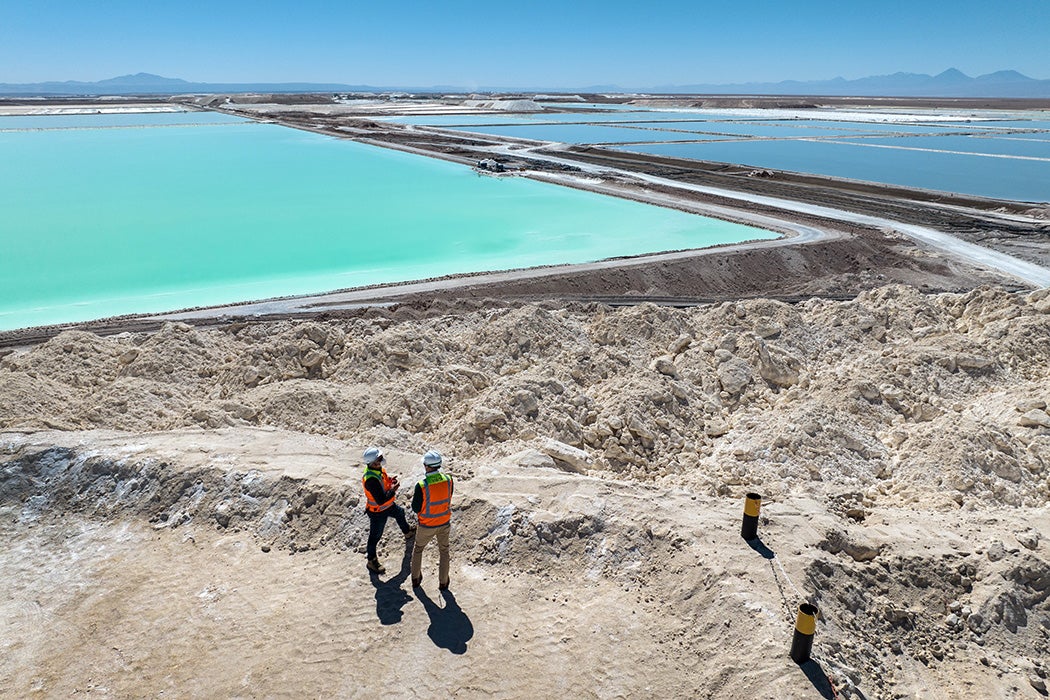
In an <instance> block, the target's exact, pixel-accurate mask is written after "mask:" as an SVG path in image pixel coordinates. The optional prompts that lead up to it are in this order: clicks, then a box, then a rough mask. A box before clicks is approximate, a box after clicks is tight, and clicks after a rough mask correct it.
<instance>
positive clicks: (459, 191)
mask: <svg viewBox="0 0 1050 700" xmlns="http://www.w3.org/2000/svg"><path fill="white" fill-rule="evenodd" d="M138 118H139V119H143V121H146V122H152V121H153V119H154V117H152V116H146V115H139V116H138ZM47 119H48V118H47V117H45V118H42V119H41V121H42V122H43V121H47ZM103 121H108V120H103ZM0 153H3V157H2V158H0V182H3V183H4V186H3V187H2V188H0V210H2V211H3V212H4V216H3V217H2V218H0V245H2V246H3V251H4V253H3V255H4V257H3V260H4V274H3V275H0V329H11V328H18V327H24V326H30V325H42V324H50V323H65V322H72V321H79V320H88V319H92V318H101V317H105V316H113V315H118V314H125V313H152V312H162V311H167V310H172V309H179V308H186V307H191V306H204V305H216V304H226V303H234V302H237V301H243V300H249V299H261V298H271V297H277V296H286V295H295V294H310V293H318V292H323V291H328V290H333V289H342V288H348V287H356V286H360V285H366V284H379V283H390V282H398V281H405V280H412V279H424V278H430V277H435V276H441V275H447V274H454V273H465V272H479V271H485V270H501V269H509V268H519V267H529V266H536V265H552V264H565V263H581V262H588V261H593V260H599V259H604V258H612V257H620V256H634V255H642V254H645V253H653V252H658V251H665V250H680V249H689V248H699V247H705V246H710V245H716V244H723V243H732V242H739V241H743V240H750V239H762V238H775V237H776V236H775V234H773V233H771V232H769V231H763V230H760V229H755V228H751V227H747V226H741V225H738V224H732V223H728V222H724V221H719V220H715V219H708V218H703V217H699V216H694V215H690V214H686V213H683V212H680V211H676V210H673V209H666V208H659V207H654V206H647V205H644V204H640V203H638V202H633V201H629V200H624V199H617V198H613V197H607V196H602V195H598V194H594V193H589V192H584V191H581V190H577V189H573V188H568V187H560V186H557V185H552V184H547V183H541V182H536V181H533V180H528V179H524V178H493V177H483V176H479V175H478V174H476V173H475V172H473V171H472V170H471V169H470V168H467V167H463V166H459V165H455V164H452V163H449V162H446V161H442V160H438V159H432V158H426V157H422V156H415V155H410V154H406V153H401V152H398V151H393V150H387V149H382V148H377V147H373V146H366V145H363V144H358V143H354V142H351V141H346V140H337V139H332V138H328V137H325V136H321V135H318V134H314V133H310V132H306V131H299V130H295V129H289V128H285V127H281V126H277V125H273V124H258V123H254V122H246V123H242V124H232V125H221V126H192V127H190V126H187V127H185V128H178V127H172V128H157V129H150V128H98V129H49V130H43V131H37V130H31V129H29V130H11V131H4V132H0Z"/></svg>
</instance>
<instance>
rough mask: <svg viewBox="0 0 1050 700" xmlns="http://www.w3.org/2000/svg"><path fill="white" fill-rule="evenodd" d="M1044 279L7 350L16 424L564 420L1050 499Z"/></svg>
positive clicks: (906, 488) (657, 477)
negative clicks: (1025, 285)
mask: <svg viewBox="0 0 1050 700" xmlns="http://www.w3.org/2000/svg"><path fill="white" fill-rule="evenodd" d="M1048 299H1050V295H1048V293H1047V292H1046V291H1045V290H1044V291H1040V292H1034V293H1031V294H1027V295H1025V294H1017V293H1008V292H1006V291H1004V290H1002V289H994V288H982V289H978V290H975V291H973V292H970V293H967V294H941V295H935V296H927V295H923V294H921V293H919V292H918V291H917V290H915V289H913V288H909V287H903V286H894V287H886V288H881V289H877V290H873V291H871V292H866V293H864V294H861V295H860V296H858V297H857V298H856V299H855V300H853V301H849V302H832V301H824V300H812V301H808V302H804V303H801V304H798V305H794V306H791V305H787V304H783V303H779V302H773V301H768V300H750V301H741V302H735V303H724V304H718V305H711V306H704V307H696V308H691V309H671V308H664V307H658V306H654V305H652V304H642V305H639V306H635V307H629V308H619V309H610V308H601V307H598V308H597V309H596V310H593V311H569V310H554V311H552V310H549V309H545V308H542V307H538V306H525V307H522V308H517V309H499V308H495V309H492V308H488V309H486V308H482V309H478V310H477V311H473V312H470V313H464V314H460V315H450V316H435V317H431V318H423V319H416V318H412V317H411V316H407V317H404V318H398V317H397V315H395V317H394V318H382V317H377V318H357V319H350V320H346V321H331V322H316V321H311V322H305V323H297V322H290V321H286V322H276V323H266V324H251V325H246V324H233V325H231V326H229V327H227V328H226V329H222V330H207V331H205V330H199V329H195V328H192V327H190V326H187V325H185V324H169V325H167V326H165V327H164V328H163V329H161V330H160V331H158V332H156V333H147V334H123V335H121V336H117V337H113V338H99V337H96V336H93V335H91V334H87V333H80V332H71V333H63V334H62V335H60V336H58V337H56V338H54V339H53V340H51V341H49V342H47V343H44V344H42V345H40V346H37V347H35V348H32V349H30V350H28V351H24V352H17V353H13V354H11V355H9V356H7V357H5V358H3V359H2V360H0V397H2V399H3V401H2V402H0V405H2V406H3V408H2V409H0V427H25V426H42V425H52V424H54V425H60V426H67V427H72V428H75V427H98V428H114V429H121V430H138V431H147V430H162V429H172V428H178V427H187V426H202V427H210V428H215V427H221V426H236V425H257V426H271V427H276V428H283V429H287V430H291V431H297V432H309V433H316V434H321V435H332V436H334V437H341V438H344V439H350V438H353V437H354V436H359V435H364V434H368V435H376V436H379V435H392V436H400V437H399V440H400V441H401V443H403V444H408V443H412V444H414V445H419V446H423V445H428V446H435V445H436V446H440V447H441V449H443V450H445V451H447V452H449V453H451V454H456V455H459V456H461V457H463V458H465V459H469V460H472V461H476V460H480V461H485V460H498V459H502V458H505V457H508V456H510V455H514V454H517V453H521V452H522V451H523V450H535V451H539V452H541V453H542V452H543V451H544V447H543V446H544V444H547V441H549V440H553V441H556V442H558V443H562V444H564V445H567V446H569V447H572V448H574V449H577V450H582V451H583V452H584V453H586V455H587V456H588V458H589V460H590V461H589V463H588V464H589V467H588V468H589V469H590V470H591V471H594V472H597V473H601V472H608V473H613V474H616V475H618V476H619V477H621V478H630V479H636V480H640V481H648V482H653V481H655V482H661V483H666V484H669V485H673V484H677V485H682V486H687V487H689V488H692V489H695V490H697V491H699V492H701V493H708V494H712V495H719V494H728V493H737V492H741V491H743V490H746V489H747V488H760V489H761V490H762V491H763V492H764V493H765V494H767V495H768V496H770V497H776V496H778V495H786V494H790V493H797V492H812V491H813V490H814V489H816V490H818V491H822V492H825V493H829V494H842V493H850V494H854V496H851V498H852V499H853V500H854V501H856V502H857V503H867V504H869V505H870V504H884V505H894V504H906V503H915V502H920V501H925V502H928V503H932V504H935V505H936V506H938V507H943V508H957V507H959V506H960V505H962V506H967V507H972V506H977V505H980V504H1017V505H1021V504H1023V505H1039V504H1043V503H1046V502H1047V499H1048V495H1050V485H1048V482H1047V481H1046V479H1045V465H1046V460H1047V455H1048V454H1050V429H1048V428H1047V427H1046V426H1045V425H1044V424H1043V422H1042V421H1043V418H1041V416H1042V415H1045V411H1044V408H1045V406H1046V403H1047V402H1048V401H1050V370H1048V367H1050V313H1048V312H1050V305H1048ZM1046 420H1047V421H1050V417H1048V418H1047V419H1046ZM383 431H387V432H386V433H384V432H383Z"/></svg>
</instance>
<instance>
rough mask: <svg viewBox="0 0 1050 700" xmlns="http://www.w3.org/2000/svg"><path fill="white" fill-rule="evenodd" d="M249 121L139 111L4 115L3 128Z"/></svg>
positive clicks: (207, 114)
mask: <svg viewBox="0 0 1050 700" xmlns="http://www.w3.org/2000/svg"><path fill="white" fill-rule="evenodd" d="M246 121H247V120H246V119H242V118H241V117H234V116H232V115H229V114H221V113H219V112H139V113H114V114H48V115H36V116H0V129H77V128H82V129H96V128H99V127H114V126H195V125H201V124H243V123H245V122H246Z"/></svg>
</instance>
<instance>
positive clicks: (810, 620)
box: [791, 603, 817, 664]
mask: <svg viewBox="0 0 1050 700" xmlns="http://www.w3.org/2000/svg"><path fill="white" fill-rule="evenodd" d="M816 632H817V606H816V605H812V604H810V603H802V604H801V605H799V606H798V617H797V618H795V636H794V637H792V638H791V660H792V661H794V662H795V663H796V664H804V663H806V662H807V661H809V654H810V652H811V651H813V635H814V634H816Z"/></svg>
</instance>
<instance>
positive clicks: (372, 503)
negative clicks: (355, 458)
mask: <svg viewBox="0 0 1050 700" xmlns="http://www.w3.org/2000/svg"><path fill="white" fill-rule="evenodd" d="M369 479H379V480H380V481H382V482H383V491H384V492H386V491H389V490H390V487H391V486H393V481H391V479H390V477H389V476H387V473H386V469H383V470H382V471H376V470H374V469H369V468H368V467H365V473H364V476H362V477H361V486H362V487H363V488H364V490H365V498H367V499H368V503H366V504H365V510H367V511H370V512H372V513H379V512H381V511H384V510H386V509H387V508H389V507H390V506H392V505H394V499H395V498H396V496H390V498H389V499H387V500H386V501H384V502H382V503H376V500H375V499H374V498H373V497H372V492H371V491H369V490H368V483H367V482H368V480H369Z"/></svg>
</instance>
